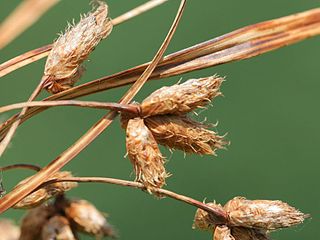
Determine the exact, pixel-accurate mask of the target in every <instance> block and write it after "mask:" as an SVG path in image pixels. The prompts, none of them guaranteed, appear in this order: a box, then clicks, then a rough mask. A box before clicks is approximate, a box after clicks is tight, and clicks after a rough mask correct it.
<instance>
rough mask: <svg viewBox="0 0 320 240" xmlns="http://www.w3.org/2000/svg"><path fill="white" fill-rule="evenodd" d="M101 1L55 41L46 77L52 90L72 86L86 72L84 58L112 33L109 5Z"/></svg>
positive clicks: (45, 71) (48, 86) (57, 90)
mask: <svg viewBox="0 0 320 240" xmlns="http://www.w3.org/2000/svg"><path fill="white" fill-rule="evenodd" d="M98 3H99V6H98V7H97V8H96V10H95V11H94V12H89V13H88V14H87V15H85V16H83V17H82V18H81V20H80V22H79V23H78V24H76V25H75V26H72V25H69V27H68V28H67V30H66V32H65V33H64V34H63V35H61V36H60V37H59V38H58V39H57V40H56V41H55V43H54V44H53V48H52V50H51V52H50V53H49V56H48V59H47V62H46V66H45V70H44V76H43V78H44V79H45V80H46V85H45V87H46V89H47V90H48V91H49V92H51V93H57V92H59V91H63V90H66V89H69V88H71V87H72V86H73V85H74V83H75V82H76V81H77V80H78V79H79V78H80V76H81V74H82V72H83V68H82V66H81V64H82V63H83V61H84V60H85V59H87V58H88V56H89V54H90V53H91V52H92V51H93V50H94V48H95V47H96V46H97V45H98V43H99V42H100V41H101V40H102V39H104V38H106V37H107V36H108V35H109V34H110V32H111V30H112V23H111V20H110V18H109V17H108V6H107V5H106V4H105V3H104V2H102V1H98Z"/></svg>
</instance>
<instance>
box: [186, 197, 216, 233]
mask: <svg viewBox="0 0 320 240" xmlns="http://www.w3.org/2000/svg"><path fill="white" fill-rule="evenodd" d="M206 205H208V206H209V207H212V208H220V209H222V206H221V205H220V204H216V203H206ZM192 228H193V229H200V230H213V229H214V228H215V224H214V221H213V220H212V218H211V217H210V214H209V213H208V212H206V211H205V210H202V209H200V208H198V209H197V211H196V214H195V216H194V220H193V225H192Z"/></svg>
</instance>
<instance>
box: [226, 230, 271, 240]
mask: <svg viewBox="0 0 320 240" xmlns="http://www.w3.org/2000/svg"><path fill="white" fill-rule="evenodd" d="M231 234H232V236H233V237H234V239H235V240H269V237H268V235H267V233H266V231H263V230H261V229H254V228H244V227H233V228H231Z"/></svg>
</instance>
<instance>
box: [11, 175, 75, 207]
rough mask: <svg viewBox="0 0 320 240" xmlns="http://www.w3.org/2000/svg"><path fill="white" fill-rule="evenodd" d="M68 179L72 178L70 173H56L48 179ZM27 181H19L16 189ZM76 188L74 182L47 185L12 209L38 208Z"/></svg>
mask: <svg viewBox="0 0 320 240" xmlns="http://www.w3.org/2000/svg"><path fill="white" fill-rule="evenodd" d="M68 177H72V174H71V173H70V172H67V171H63V172H57V173H55V174H53V175H52V176H51V177H50V179H60V178H68ZM29 179H30V178H27V179H25V180H23V181H21V182H20V183H18V185H17V186H16V187H18V186H21V185H24V184H25V183H26V182H27V181H29ZM48 180H49V179H48ZM77 186H78V184H77V183H75V182H56V183H52V184H48V185H46V186H44V187H43V188H40V189H39V190H37V191H35V192H33V193H31V194H29V195H28V196H26V197H25V198H24V199H22V200H21V201H20V202H18V203H17V204H16V205H14V208H33V207H36V206H39V205H40V204H42V203H43V202H46V201H47V200H49V199H50V198H53V197H56V196H58V195H61V194H63V193H65V192H67V191H69V190H71V189H72V188H75V187H77Z"/></svg>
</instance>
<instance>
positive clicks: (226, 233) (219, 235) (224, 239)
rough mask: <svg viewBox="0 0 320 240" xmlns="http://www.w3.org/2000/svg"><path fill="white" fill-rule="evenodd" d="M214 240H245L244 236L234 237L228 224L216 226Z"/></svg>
mask: <svg viewBox="0 0 320 240" xmlns="http://www.w3.org/2000/svg"><path fill="white" fill-rule="evenodd" d="M213 240H243V239H242V238H236V239H235V238H234V237H233V236H232V235H231V231H230V229H229V228H228V227H227V226H224V225H222V226H216V228H215V229H214V233H213Z"/></svg>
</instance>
